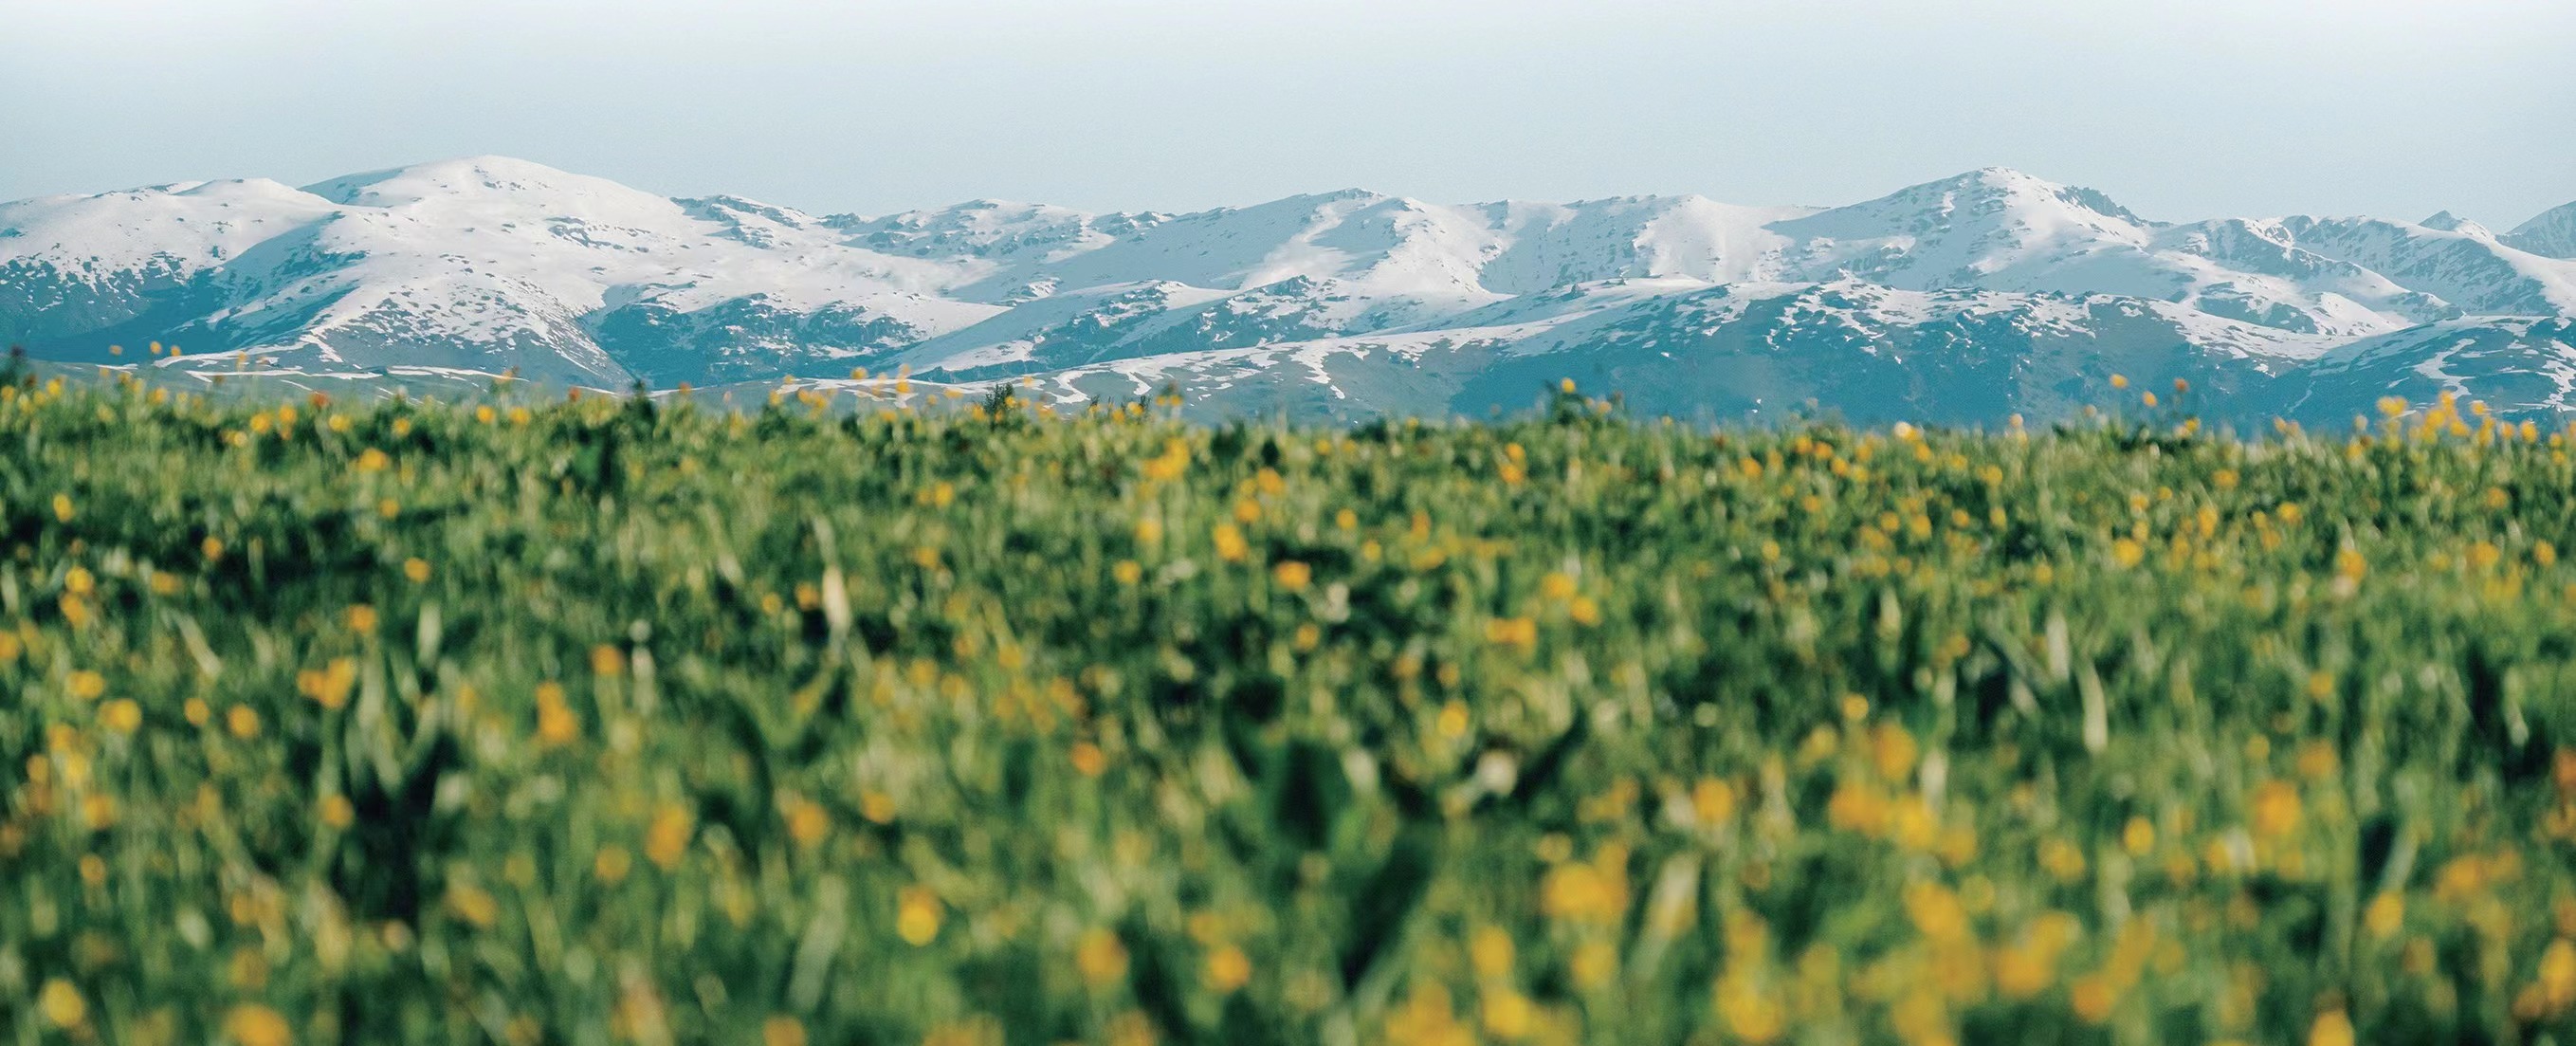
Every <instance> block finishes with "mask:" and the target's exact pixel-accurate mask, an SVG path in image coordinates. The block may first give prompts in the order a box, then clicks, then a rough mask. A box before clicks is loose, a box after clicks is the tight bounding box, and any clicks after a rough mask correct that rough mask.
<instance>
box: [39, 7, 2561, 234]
mask: <svg viewBox="0 0 2576 1046" xmlns="http://www.w3.org/2000/svg"><path fill="white" fill-rule="evenodd" d="M2570 41H2576V3H2572V2H2570V0H2420V2H2419V0H2402V2H2401V0H2340V2H2328V0H2118V2H2113V0H1985V2H1972V0H1948V2H1944V0H1776V2H1774V0H1738V2H1723V0H1721V2H1712V0H1699V2H1680V0H1673V2H1665V0H1625V2H1623V0H1590V2H1573V0H1568V2H1558V3H1539V2H1532V0H1304V2H1284V0H1283V2H1260V0H1232V2H1226V0H921V2H912V0H876V2H869V0H833V2H827V0H730V2H722V3H677V2H671V0H617V2H610V0H517V2H501V0H413V2H408V3H384V2H377V0H327V2H326V0H191V2H173V0H76V2H64V0H43V2H37V0H0V199H13V198H18V197H24V196H31V195H37V194H44V193H55V192H74V191H79V192H90V191H99V190H105V189H111V188H120V187H126V186H132V185H141V184H151V183H158V182H167V181H176V180H182V179H195V178H207V177H238V176H250V175H262V176H268V177H274V178H278V179H281V180H284V181H288V182H294V183H303V182H309V181H313V180H317V179H320V178H323V177H326V176H330V175H335V174H342V173H347V172H352V171H360V170H368V169H374V168H380V167H390V166H397V165H400V164H405V163H411V162H416V161H421V160H429V159H438V158H444V157H451V156H460V155H469V154H476V153H505V154H510V155H515V156H522V157H526V158H528V159H532V160H537V161H540V162H543V163H548V164H552V165H555V166H558V167H563V168H567V169H571V170H576V171H581V172H585V173H591V174H598V175H603V176H606V177H610V178H615V179H618V180H620V181H624V182H627V183H629V184H632V185H635V186H638V187H642V188H647V189H651V190H654V191H657V192H663V193H671V194H677V195H687V194H698V193H710V192H732V193H737V194H740V195H745V196H751V197H755V198H760V199H765V200H769V201H771V202H776V203H782V204H787V205H791V206H796V207H800V208H804V209H807V210H812V211H818V212H832V211H858V212H862V213H870V214H875V213H883V212H887V211H892V210H899V209H904V208H909V207H919V206H931V205H937V204H943V203H951V202H956V201H959V200H964V199H969V198H975V197H999V198H1005V199H1021V200H1042V201H1048V202H1056V203H1063V204H1068V205H1072V206H1078V207H1085V208H1095V209H1110V208H1130V209H1132V208H1159V209H1185V208H1199V207H1207V206H1214V205H1220V204H1228V203H1237V204H1239V203H1252V202H1258V201H1261V200H1265V199H1269V198H1273V197H1277V196H1282V195H1286V194H1289V193H1294V192H1309V191H1323V190H1328V189H1335V188H1342V187H1347V186H1359V187H1365V188H1370V189H1376V190H1379V191H1383V192H1392V193H1401V194H1406V195H1412V196H1419V197H1424V198H1428V199H1434V200H1439V201H1444V202H1468V201H1482V200H1491V199H1500V198H1506V197H1517V198H1534V199H1574V198H1584V197H1597V196H1609V195H1622V194H1628V193H1678V192H1698V193H1704V194H1707V195H1710V196H1714V197H1717V198H1719V199H1722V200H1727V201H1730V202H1737V203H1843V202H1850V201H1853V200H1857V199H1862V198H1866V197H1870V196H1875V195H1878V194H1880V193H1883V192H1885V191H1888V190H1891V189H1894V188H1896V187H1899V186H1901V185H1905V184H1910V183H1913V182H1919V181H1924V180H1928V179H1931V178H1936V177H1941V176H1945V175H1949V174H1954V173H1957V172H1960V171H1963V170H1968V169H1971V168H1976V167H1982V166H1988V165H2003V166H2011V167H2019V168H2022V169H2024V170H2027V171H2030V172H2032V173H2034V174H2038V175H2040V176H2042V177H2046V178H2050V179H2053V180H2057V181H2062V182H2071V183H2076V184H2082V185H2090V186H2094V187H2096V188H2100V189H2103V190H2105V191H2107V192H2109V193H2110V194H2112V195H2113V196H2114V197H2116V198H2118V199H2120V200H2121V201H2122V202H2124V203H2127V204H2128V205H2129V206H2130V207H2132V208H2133V209H2136V210H2138V211H2140V212H2141V213H2144V214H2146V215H2147V216H2149V217H2154V218H2163V219H2171V220H2182V219H2191V218H2201V217H2211V216H2216V215H2273V214H2282V213H2290V212H2310V213H2329V214H2350V213H2370V214H2377V215H2382V216H2386V217H2394V218H2406V219H2414V218H2420V217H2423V216H2424V215H2426V214H2429V213H2431V212H2433V211H2435V210H2439V209H2444V208H2448V209H2452V210H2455V211H2458V212H2460V213H2462V214H2464V215H2466V216H2468V217H2472V218H2476V219H2478V220H2481V221H2484V222H2486V223H2488V224H2490V225H2494V226H2498V227H2507V226H2510V225H2512V224H2514V223H2517V222H2520V221H2522V220H2523V219H2525V218H2528V217H2530V216H2531V215H2532V214H2534V213H2536V212H2538V211H2540V210H2542V209H2544V208H2547V207H2551V206H2555V205H2557V204H2561V203H2566V202H2568V201H2570V200H2576V59H2571V58H2570V57H2569V51H2568V47H2569V42H2570Z"/></svg>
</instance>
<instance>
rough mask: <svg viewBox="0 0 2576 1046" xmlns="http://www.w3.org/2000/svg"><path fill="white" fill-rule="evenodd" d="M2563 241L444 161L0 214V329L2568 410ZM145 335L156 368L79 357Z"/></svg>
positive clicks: (1062, 369)
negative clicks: (941, 201)
mask: <svg viewBox="0 0 2576 1046" xmlns="http://www.w3.org/2000/svg"><path fill="white" fill-rule="evenodd" d="M2570 248H2576V205H2570V207H2568V208H2561V209H2560V210H2559V211H2553V212H2551V213H2550V214H2547V215H2543V216H2541V217H2540V218H2537V219H2534V220H2533V221H2532V222H2530V223H2527V224H2526V225H2524V226H2522V227H2520V228H2517V229H2516V230H2514V231H2513V232H2511V233H2507V234H2504V235H2502V236H2499V235H2497V234H2495V233H2493V232H2491V231H2488V230H2486V229H2485V228H2483V227H2481V226H2478V225H2476V224H2475V223H2473V222H2467V221H2464V220H2461V219H2458V218H2456V217H2454V216H2451V215H2448V214H2443V215H2436V216H2434V217H2433V218H2429V219H2426V220H2425V221H2423V222H2420V223H2409V222H2393V221H2384V220H2379V219H2371V218H2313V217H2304V216H2293V217H2286V218H2263V219H2254V218H2222V219H2213V220H2206V221H2196V222H2189V223H2165V222H2158V221H2152V220H2149V219H2147V218H2144V217H2141V216H2139V215H2138V214H2136V213H2134V212H2132V211H2130V210H2128V209H2127V208H2125V207H2122V206H2121V205H2120V204H2118V203H2117V202H2116V201H2114V200H2112V199H2111V198H2110V197H2108V196H2106V195H2104V194H2103V193H2100V192H2097V191H2094V190H2090V189H2081V188H2073V187H2068V186H2063V185H2058V184H2054V183H2051V182H2048V181H2045V180H2042V179H2039V178H2036V177H2032V176H2030V175H2027V174H2023V173H2020V172H2017V171H2011V170H2006V169H2001V168H1989V169H1986V170H1981V171H1973V172H1969V173H1967V174H1963V175H1959V176H1956V177H1953V178H1947V179H1942V180H1939V181H1934V182H1927V183H1924V184H1922V185H1916V186H1911V187H1908V188H1905V189H1901V190H1898V191H1897V192H1894V193H1890V194H1888V195H1886V196H1883V197H1880V198H1878V199H1875V200H1869V201H1865V202H1862V203H1857V204H1851V205H1847V206H1842V207H1834V208H1827V209H1815V208H1805V207H1745V206H1737V205H1732V204H1724V203H1719V202H1716V201H1713V200H1709V199H1706V198H1703V197H1697V196H1669V197H1653V196H1641V197H1618V198H1611V199H1602V200H1589V201H1577V202H1572V203H1544V202H1531V201H1507V202H1500V203H1486V204H1473V205H1447V204H1437V203H1429V202H1425V201H1420V200H1414V199H1409V198H1405V197H1397V196H1386V195H1381V194H1377V193H1371V192H1366V191H1362V190H1356V189H1353V190H1343V191H1339V192H1332V193H1323V194H1316V195H1308V196H1295V197H1289V198H1286V199H1282V200H1276V201H1272V202H1270V203H1265V204H1259V205H1255V206H1250V207H1239V208H1222V209H1218V210H1213V211H1205V212H1199V213H1194V214H1163V213H1155V212H1145V213H1135V214H1088V213H1084V212H1080V211H1075V210H1070V209H1066V208H1061V207H1052V206H1046V205H1039V204H1021V203H1007V202H1000V201H974V202H970V203H966V204H960V205H957V206H954V207H947V208H940V209H936V210H925V211H912V212H905V213H901V214H895V215H889V216H884V217H876V218H869V217H861V216H854V215H813V214H807V213H804V212H800V211H796V210H794V209H791V208H785V207H778V206H773V205H769V204H764V203H760V202H757V201H752V200H746V199H741V198H738V197H731V196H709V197H697V198H679V199H675V198H666V197H662V196H656V195H653V194H651V193H648V192H643V191H640V190H636V189H632V188H629V187H626V186H623V185H619V184H617V183H615V182H612V181H608V180H605V179H600V178H593V177H587V176H583V175H578V174H571V173H567V172H563V171H558V170H554V169H552V168H548V167H545V166H542V165H539V164H533V163H528V162H526V161H520V160H513V159H509V158H505V157H474V158H467V159H461V160H450V161H441V162H437V163H428V164H420V165H416V166H412V167H405V168H397V169H392V170H385V171H377V172H370V173H365V174H357V175H350V176H346V177H341V178H335V179H331V180H329V181H326V182H322V183H319V184H316V185H313V186H309V187H306V188H304V189H294V188H289V187H287V186H284V185H280V184H278V183H275V182H269V181H262V180H249V181H230V182H201V183H183V184H177V185H168V186H159V187H154V188H149V189H136V190H129V191H124V192H115V193H104V194H99V195H95V196H81V197H49V198H42V199H36V200H26V201H20V202H17V203H10V204H0V340H5V341H7V342H10V343H16V344H24V345H25V346H27V347H28V348H29V349H30V350H31V351H32V352H33V353H34V354H36V355H37V356H38V357H40V358H44V359H49V360H56V361H71V362H87V363H99V364H112V365H116V366H127V367H132V366H150V367H155V368H159V369H160V370H161V371H162V372H163V373H167V374H171V375H195V376H197V377H199V378H202V379H205V380H209V381H211V380H214V379H216V378H218V377H221V376H225V375H231V374H263V375H266V376H268V377H269V378H271V379H274V380H279V381H286V382H290V383H297V382H300V383H313V382H322V381H328V382H332V383H335V384H345V383H349V382H358V383H371V382H372V383H376V384H380V385H396V384H402V383H405V382H413V381H419V380H425V378H426V377H428V376H436V377H438V378H440V379H441V380H447V381H455V380H470V379H472V378H473V377H474V376H477V375H490V374H498V373H502V372H505V371H507V372H516V373H518V374H520V375H521V376H523V377H528V378H533V379H538V380H542V381H547V382H554V383H563V384H573V385H587V386H594V387H607V388H622V387H624V386H626V385H628V384H631V383H635V382H643V383H646V384H649V385H652V386H655V387H659V388H669V387H672V386H675V385H679V384H683V383H688V384H696V385H725V384H737V383H755V382H774V381H779V380H797V381H802V382H810V383H841V382H845V381H846V378H847V376H848V375H849V374H850V372H851V371H852V370H853V369H855V368H866V369H868V370H871V371H879V372H883V371H888V370H894V369H899V368H909V369H910V370H911V371H912V372H913V373H915V374H918V375H920V376H921V377H923V378H924V379H925V380H926V381H938V382H944V383H958V384H964V385H966V386H968V387H969V388H972V387H974V386H977V385H979V384H984V383H993V382H1000V381H1005V380H1017V379H1023V378H1034V379H1037V380H1038V381H1039V384H1040V386H1041V387H1044V388H1048V389H1051V390H1053V391H1054V393H1055V394H1056V395H1059V396H1062V397H1065V398H1068V399H1083V398H1101V397H1114V396H1127V395H1135V394H1138V393H1140V392H1144V391H1150V390H1152V389H1155V388H1160V387H1161V386H1162V385H1163V384H1166V383H1169V384H1174V385H1177V386H1179V387H1180V388H1181V389H1182V391H1183V394H1184V396H1185V397H1187V398H1188V399H1190V401H1191V402H1192V403H1193V409H1197V410H1203V411H1206V412H1209V413H1212V414H1221V413H1226V412H1230V411H1240V410H1288V411H1294V412H1302V413H1311V414H1318V415H1331V416H1344V417H1358V416H1364V415H1367V414H1370V413H1377V412H1391V413H1428V414H1452V413H1463V414H1479V413H1483V412H1485V411H1488V410H1491V409H1494V408H1497V407H1516V406H1519V405H1522V404H1524V403H1525V402H1527V401H1528V399H1529V398H1530V395H1531V393H1532V391H1533V390H1535V389H1536V388H1537V387H1539V385H1540V384H1541V383H1543V382H1545V381H1552V380H1553V379H1554V378H1557V377H1563V376H1576V377H1580V378H1583V379H1584V380H1585V381H1587V382H1589V383H1592V384H1593V385H1594V387H1596V388H1600V389H1604V390H1615V391H1621V392H1624V393H1626V394H1628V395H1629V397H1630V398H1631V400H1632V402H1634V403H1636V404H1637V405H1639V406H1640V407H1641V408H1649V409H1653V410H1655V411H1658V412H1663V413H1671V414H1675V415H1680V416H1700V417H1738V416H1756V417H1760V416H1777V415H1779V414H1780V413H1782V412H1789V411H1800V410H1808V409H1822V410H1832V411H1841V412H1844V413H1848V414H1851V415H1853V416H1856V417H1869V418H1893V417H1915V418H1921V419H1927V420H1928V419H1946V420H1957V421H1980V420H1983V421H1992V420H1995V419H1996V418H1999V417H2001V416H2002V415H2004V414H2009V413H2015V412H2020V413H2025V414H2030V415H2033V416H2037V417H2046V416H2053V415H2061V414H2064V413H2066V412H2069V411H2072V410H2075V409H2078V408H2079V407H2080V406H2081V405H2082V404H2085V403H2089V402H2095V401H2097V400H2098V399H2099V398H2100V397H2101V395H2102V386H2101V385H2100V383H2101V382H2102V381H2103V380H2104V379H2106V378H2107V377H2108V376H2109V375H2110V374H2112V373H2121V374H2126V375H2129V376H2131V377H2134V378H2137V379H2140V380H2150V379H2152V380H2155V381H2157V382H2159V383H2164V382H2168V381H2170V380H2172V379H2183V380H2185V381H2187V382H2189V383H2190V384H2191V386H2192V387H2193V388H2194V389H2195V390H2197V391H2196V392H2195V394H2194V395H2195V397H2196V399H2195V400H2194V401H2193V402H2194V406H2195V407H2196V408H2199V409H2203V410H2206V411H2207V412H2209V413H2212V414H2214V415H2220V416H2231V417H2232V416H2243V417H2253V416H2255V415H2257V414H2261V413H2264V412H2269V411H2276V410H2282V409H2288V405H2290V404H2298V405H2300V406H2299V407H2298V409H2299V410H2309V409H2311V406H2310V405H2312V404H2314V403H2315V402H2316V401H2317V399H2318V397H2319V396H2325V397H2327V398H2329V399H2333V400H2336V401H2338V403H2339V401H2340V400H2341V399H2342V398H2345V397H2347V396H2350V395H2359V394H2361V393H2362V392H2363V391H2367V388H2366V387H2368V388H2379V389H2383V390H2384V389H2391V388H2399V387H2401V386H2402V387H2408V388H2411V387H2412V386H2411V385H2408V384H2407V380H2408V379H2404V378H2403V377H2402V374H2404V373H2415V372H2413V371H2407V370H2406V369H2405V368H2406V367H2408V366H2414V365H2417V364H2426V363H2427V362H2428V361H2435V360H2439V361H2444V362H2440V364H2439V367H2440V370H2441V373H2442V374H2443V375H2445V377H2444V378H2443V379H2442V380H2443V381H2445V382H2450V383H2452V385H2456V386H2458V389H2457V391H2465V392H2466V393H2468V394H2472V395H2475V394H2479V393H2480V391H2481V390H2482V389H2484V388H2487V387H2490V386H2492V387H2495V388H2497V389H2498V390H2500V395H2499V397H2498V398H2499V403H2500V404H2502V403H2505V402H2510V403H2512V404H2515V405H2517V406H2516V409H2523V410H2529V411H2535V412H2541V411H2556V410H2560V409H2570V408H2576V404H2569V403H2567V402H2565V398H2564V397H2558V396H2554V395H2540V394H2537V393H2528V391H2527V389H2526V386H2528V385H2529V381H2530V379H2529V376H2530V375H2531V374H2534V373H2541V372H2546V371H2547V370H2548V366H2549V364H2548V363H2547V361H2548V360H2549V359H2550V358H2552V354H2553V353H2557V352H2559V351H2562V349H2563V346H2564V340H2563V338H2562V337H2561V336H2560V334H2559V333H2557V332H2558V331H2559V330H2560V329H2561V328H2559V327H2555V326H2551V324H2554V323H2559V322H2561V321H2563V320H2564V319H2565V318H2566V317H2569V316H2571V315H2576V261H2570V260H2568V258H2567V257H2566V256H2567V255H2571V254H2576V249H2570ZM2463 339H2465V340H2466V341H2468V342H2470V343H2474V344H2476V345H2480V346H2491V347H2493V351H2487V350H2484V349H2482V350H2480V351H2475V352H2464V351H2460V350H2459V349H2458V348H2457V346H2458V345H2459V344H2461V342H2462V340H2463ZM147 341H162V342H176V343H178V344H180V345H182V346H184V347H185V349H186V350H187V356H186V357H185V358H178V359H173V358H167V357H165V358H158V359H155V358H149V357H144V356H143V355H142V354H141V353H138V352H134V351H131V350H129V351H127V352H125V353H123V354H115V353H111V351H110V349H109V346H111V345H116V344H125V345H136V344H141V343H143V342H147ZM2553 346H2556V348H2553ZM2392 368H2393V369H2392ZM2444 387H2445V388H2450V387H2451V385H2445V386H2444ZM2378 394H2380V393H2372V395H2373V396H2374V397H2375V396H2376V395H2378ZM2315 409H2323V408H2315ZM2334 409H2336V410H2340V409H2343V407H2342V406H2340V405H2338V406H2336V407H2335V408H2334Z"/></svg>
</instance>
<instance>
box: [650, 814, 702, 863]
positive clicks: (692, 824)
mask: <svg viewBox="0 0 2576 1046" xmlns="http://www.w3.org/2000/svg"><path fill="white" fill-rule="evenodd" d="M696 828H697V819H696V818H694V817H692V816H690V814H689V810H688V808H687V807H684V806H681V805H680V804H678V803H664V804H662V807H661V809H659V810H656V811H654V813H653V823H652V824H650V825H648V826H646V827H645V829H644V857H645V859H646V860H649V861H652V862H653V863H654V864H656V865H659V866H661V868H662V870H664V871H669V870H671V869H673V868H677V867H679V865H680V858H682V857H685V856H687V855H688V851H689V838H690V836H692V835H694V834H695V833H696Z"/></svg>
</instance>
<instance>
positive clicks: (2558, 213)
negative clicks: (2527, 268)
mask: <svg viewBox="0 0 2576 1046" xmlns="http://www.w3.org/2000/svg"><path fill="white" fill-rule="evenodd" d="M2503 239H2504V243H2505V245H2506V246H2508V247H2512V248H2514V249H2516V250H2523V251H2529V252H2531V253H2533V254H2537V255H2540V256H2542V257H2547V258H2567V259H2571V260H2576V203H2570V204H2567V205H2565V206H2561V207H2554V208H2551V209H2550V210H2547V211H2544V212H2541V214H2540V215H2539V216H2538V217H2536V218H2533V219H2532V220H2530V221H2527V222H2524V223H2522V224H2520V225H2517V226H2514V228H2513V231H2512V232H2510V233H2506V234H2505V235H2504V237H2503Z"/></svg>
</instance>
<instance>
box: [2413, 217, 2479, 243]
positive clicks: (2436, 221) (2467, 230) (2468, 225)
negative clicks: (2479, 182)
mask: <svg viewBox="0 0 2576 1046" xmlns="http://www.w3.org/2000/svg"><path fill="white" fill-rule="evenodd" d="M2415 224H2417V225H2421V226H2423V227H2425V228H2427V229H2432V230H2435V231H2438V232H2456V233H2459V234H2461V235H2463V236H2477V237H2483V238H2486V239H2494V238H2495V232H2494V231H2493V230H2491V229H2488V228H2487V227H2486V226H2484V225H2480V224H2478V223H2476V222H2473V221H2470V220H2468V219H2466V218H2462V217H2460V216H2459V215H2456V214H2453V213H2451V212H2449V211H2443V212H2441V213H2439V214H2436V215H2434V216H2432V217H2430V218H2426V219H2424V220H2423V221H2420V222H2416V223H2415Z"/></svg>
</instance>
